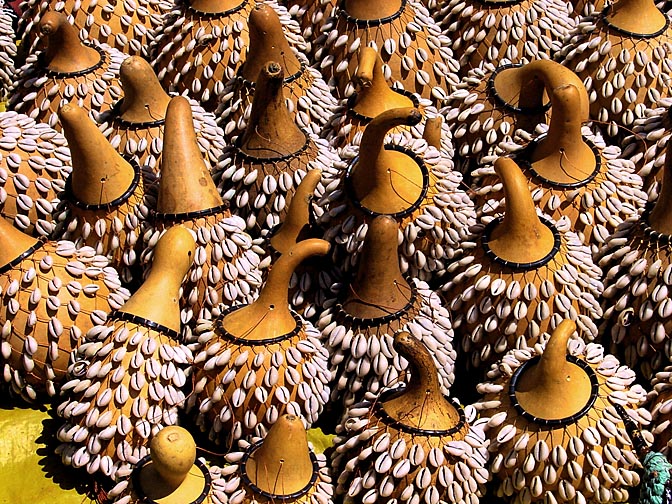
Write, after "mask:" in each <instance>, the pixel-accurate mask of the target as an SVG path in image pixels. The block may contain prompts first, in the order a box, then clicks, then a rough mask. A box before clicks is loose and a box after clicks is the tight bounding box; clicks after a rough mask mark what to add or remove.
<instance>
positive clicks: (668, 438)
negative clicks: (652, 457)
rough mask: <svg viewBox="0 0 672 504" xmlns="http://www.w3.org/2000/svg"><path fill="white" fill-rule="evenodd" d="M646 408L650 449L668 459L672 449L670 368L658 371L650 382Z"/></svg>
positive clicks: (671, 381) (671, 386) (671, 368)
mask: <svg viewBox="0 0 672 504" xmlns="http://www.w3.org/2000/svg"><path fill="white" fill-rule="evenodd" d="M647 407H648V409H649V411H650V412H651V425H649V426H648V430H649V431H650V432H651V434H653V446H652V448H653V449H654V450H657V451H659V452H661V453H662V454H663V455H665V456H666V457H669V455H670V449H671V448H672V430H670V422H671V421H672V366H666V367H665V368H664V369H663V370H662V371H658V372H657V373H656V375H655V376H654V377H653V379H652V380H651V392H649V395H648V397H647Z"/></svg>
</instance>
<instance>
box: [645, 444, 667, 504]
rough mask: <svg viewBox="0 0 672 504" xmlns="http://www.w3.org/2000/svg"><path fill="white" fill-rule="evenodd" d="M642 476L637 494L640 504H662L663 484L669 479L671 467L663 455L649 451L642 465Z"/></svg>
mask: <svg viewBox="0 0 672 504" xmlns="http://www.w3.org/2000/svg"><path fill="white" fill-rule="evenodd" d="M642 465H643V466H644V475H643V477H642V485H641V488H640V493H639V502H640V504H662V502H663V497H664V493H665V483H667V482H668V480H669V479H670V469H672V465H670V463H669V462H668V461H667V459H666V458H665V455H663V454H662V453H659V452H654V451H651V452H649V453H647V454H646V455H645V457H644V461H643V463H642Z"/></svg>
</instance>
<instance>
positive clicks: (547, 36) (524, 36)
mask: <svg viewBox="0 0 672 504" xmlns="http://www.w3.org/2000/svg"><path fill="white" fill-rule="evenodd" d="M435 18H436V19H437V20H438V21H439V25H440V26H441V28H442V29H443V30H444V33H445V34H446V36H447V37H449V38H450V40H451V41H452V44H451V49H452V50H453V54H454V57H455V59H456V60H458V61H459V64H460V71H461V73H460V77H465V76H466V75H467V74H468V72H469V71H470V70H472V69H474V68H484V67H485V66H486V65H487V64H490V65H493V66H495V67H498V66H500V65H502V64H511V63H514V64H518V63H528V62H530V61H534V60H539V59H552V57H553V55H554V54H555V53H556V52H558V51H559V50H560V49H561V48H562V43H563V39H564V38H565V37H566V36H567V35H568V33H569V31H570V30H571V29H572V28H573V27H574V24H575V23H574V20H573V19H572V16H571V6H570V4H569V3H565V2H562V1H559V0H494V1H492V0H490V1H485V2H482V1H479V0H447V1H444V2H441V5H440V6H439V9H438V13H437V14H436V15H435Z"/></svg>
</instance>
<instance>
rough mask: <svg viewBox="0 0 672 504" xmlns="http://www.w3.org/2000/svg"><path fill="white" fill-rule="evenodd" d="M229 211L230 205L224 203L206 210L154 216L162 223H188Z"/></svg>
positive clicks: (156, 214) (154, 214) (156, 213)
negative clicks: (188, 221)
mask: <svg viewBox="0 0 672 504" xmlns="http://www.w3.org/2000/svg"><path fill="white" fill-rule="evenodd" d="M227 210H229V204H228V203H224V204H223V205H219V206H216V207H212V208H204V209H203V210H194V211H193V212H182V213H162V212H153V213H152V215H153V216H154V218H155V219H156V220H160V221H186V220H192V219H199V218H201V217H208V216H209V215H214V214H216V213H221V212H226V211H227Z"/></svg>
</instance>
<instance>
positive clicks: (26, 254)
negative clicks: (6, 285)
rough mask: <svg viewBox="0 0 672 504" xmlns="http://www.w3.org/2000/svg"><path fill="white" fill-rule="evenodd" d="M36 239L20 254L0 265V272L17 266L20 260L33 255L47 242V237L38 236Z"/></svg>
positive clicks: (5, 271)
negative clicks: (33, 243) (35, 241)
mask: <svg viewBox="0 0 672 504" xmlns="http://www.w3.org/2000/svg"><path fill="white" fill-rule="evenodd" d="M35 239H36V240H37V243H36V244H35V245H32V246H30V247H29V248H27V249H26V250H24V251H23V252H21V254H19V255H18V256H17V257H15V258H14V259H12V260H11V261H9V262H8V263H7V264H5V265H4V266H0V273H7V272H8V271H9V270H11V269H12V268H13V267H14V266H18V265H19V264H21V261H23V260H24V259H25V258H27V257H29V256H31V255H33V254H34V253H35V251H37V250H39V249H41V248H42V247H43V246H44V244H45V243H46V242H47V239H46V238H45V237H44V236H41V237H39V238H35Z"/></svg>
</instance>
